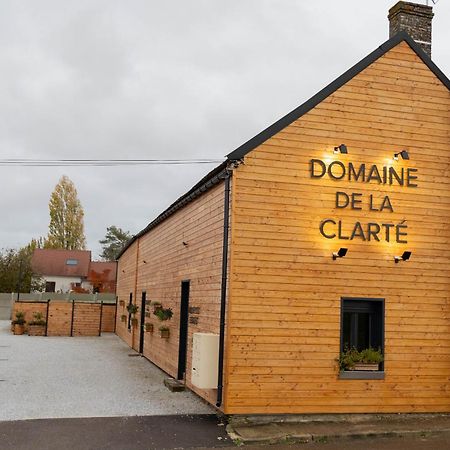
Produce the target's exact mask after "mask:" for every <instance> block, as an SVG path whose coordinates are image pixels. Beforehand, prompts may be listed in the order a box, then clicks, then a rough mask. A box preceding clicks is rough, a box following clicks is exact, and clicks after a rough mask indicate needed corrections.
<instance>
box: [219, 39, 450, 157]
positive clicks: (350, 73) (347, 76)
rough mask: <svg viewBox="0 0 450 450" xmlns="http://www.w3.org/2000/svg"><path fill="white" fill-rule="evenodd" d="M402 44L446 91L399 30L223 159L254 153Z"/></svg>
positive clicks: (433, 68)
mask: <svg viewBox="0 0 450 450" xmlns="http://www.w3.org/2000/svg"><path fill="white" fill-rule="evenodd" d="M403 41H405V42H406V43H407V44H408V45H409V46H410V47H411V48H412V50H414V52H415V53H417V55H418V56H419V57H420V59H421V60H422V61H423V62H424V63H425V64H426V65H427V66H428V68H429V69H430V70H431V71H432V72H433V73H434V74H435V75H436V77H437V78H438V79H439V80H440V81H441V82H442V83H443V84H444V85H445V86H446V87H447V89H449V90H450V80H449V79H448V78H447V76H446V75H445V74H444V73H443V72H442V71H441V70H440V69H439V67H437V66H436V64H435V63H434V62H433V61H432V60H431V58H430V57H429V56H428V55H427V54H426V53H425V52H424V51H423V50H422V48H421V47H420V46H419V45H418V44H417V43H416V42H415V41H414V39H413V38H412V37H411V36H410V35H409V34H408V33H406V32H405V31H400V32H399V33H397V34H396V35H395V36H393V37H392V38H390V39H389V40H387V41H386V42H384V43H383V44H381V45H380V46H379V47H378V48H377V49H376V50H374V51H373V52H372V53H370V54H369V55H367V56H366V57H365V58H363V59H362V60H361V61H360V62H358V63H357V64H355V65H354V66H353V67H351V68H350V69H349V70H347V71H346V72H344V73H343V74H342V75H341V76H340V77H338V78H336V80H334V81H333V82H331V83H330V84H329V85H328V86H326V87H325V88H323V89H322V90H321V91H319V92H318V93H317V94H316V95H314V96H313V97H311V98H310V99H309V100H307V101H306V102H305V103H303V104H302V105H300V106H298V107H297V108H295V109H294V110H292V111H291V112H290V113H288V114H286V115H285V116H284V117H282V118H281V119H279V120H278V121H276V122H275V123H273V124H272V125H270V126H269V127H268V128H266V129H265V130H263V131H262V132H261V133H259V134H257V135H256V136H254V137H252V138H251V139H249V140H248V141H247V142H245V143H244V144H242V145H241V146H240V147H238V148H237V149H236V150H234V151H233V152H231V153H229V154H228V155H227V158H228V159H229V160H231V161H236V160H239V159H242V158H243V157H244V156H245V155H247V153H249V152H251V151H252V150H254V149H255V148H256V147H258V146H259V145H261V144H262V143H264V142H265V141H267V140H268V139H270V138H271V137H272V136H274V135H275V134H277V133H278V132H280V131H281V130H282V129H283V128H286V127H287V126H288V125H290V124H291V123H293V122H294V121H295V120H297V119H299V118H300V117H301V116H303V115H304V114H306V113H307V112H308V111H310V110H311V109H313V108H314V107H316V106H317V105H318V104H319V103H321V102H322V101H323V100H325V99H326V98H327V97H328V96H330V95H331V94H332V93H334V92H335V91H337V90H338V89H339V88H341V87H342V86H344V85H345V84H346V83H347V82H349V81H350V80H351V79H352V78H354V77H355V76H356V75H358V74H359V73H360V72H362V71H363V70H364V69H366V68H367V67H369V66H370V65H371V64H372V63H373V62H375V61H376V60H377V59H379V58H380V57H381V56H383V55H384V54H385V53H387V52H388V51H389V50H392V49H393V48H394V47H395V46H397V45H398V44H400V42H403Z"/></svg>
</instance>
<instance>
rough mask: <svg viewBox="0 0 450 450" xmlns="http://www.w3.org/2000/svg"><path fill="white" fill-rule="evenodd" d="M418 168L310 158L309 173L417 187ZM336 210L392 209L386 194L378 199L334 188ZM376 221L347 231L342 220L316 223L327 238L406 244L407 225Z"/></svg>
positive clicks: (319, 177)
mask: <svg viewBox="0 0 450 450" xmlns="http://www.w3.org/2000/svg"><path fill="white" fill-rule="evenodd" d="M417 173H418V170H417V169H413V168H404V167H401V168H399V169H395V168H394V167H392V166H381V167H379V166H377V165H376V164H372V165H366V164H353V163H351V162H349V163H347V164H344V163H343V162H341V161H333V162H331V163H330V164H327V163H325V162H324V161H322V160H320V159H312V160H311V164H310V174H311V178H313V179H321V178H329V179H331V180H334V181H342V180H345V181H349V182H358V183H376V184H378V185H382V184H384V185H390V186H392V185H398V186H402V187H405V188H415V187H417V180H418V176H417ZM334 206H335V208H336V209H352V210H357V211H361V210H364V209H366V210H368V211H378V212H381V211H386V212H391V213H392V212H394V207H393V205H392V202H391V200H390V198H389V196H388V195H384V196H382V197H379V198H377V197H376V196H375V195H373V194H369V195H364V194H362V193H359V192H349V193H348V192H344V191H337V192H336V195H335V204H334ZM404 222H405V221H404V220H403V221H402V222H401V223H398V224H395V223H389V222H387V223H377V222H368V223H364V224H362V223H361V222H355V223H354V224H353V225H352V226H351V227H350V230H351V231H350V232H344V231H343V228H344V226H343V222H342V220H335V219H331V218H327V219H324V220H322V221H321V223H320V225H319V231H320V234H321V235H322V236H323V237H325V238H326V239H341V240H354V239H360V240H363V241H378V242H380V241H386V242H391V241H395V242H397V243H400V244H406V243H407V242H408V241H407V236H408V225H406V224H405V223H404Z"/></svg>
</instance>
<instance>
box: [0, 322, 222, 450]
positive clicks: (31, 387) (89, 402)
mask: <svg viewBox="0 0 450 450" xmlns="http://www.w3.org/2000/svg"><path fill="white" fill-rule="evenodd" d="M9 327H10V322H9V321H0V421H1V420H25V419H45V418H73V417H108V416H117V417H123V416H147V415H172V414H214V413H215V410H214V409H213V408H212V407H210V406H209V405H207V404H206V403H205V402H204V401H203V400H201V399H200V398H199V397H197V396H196V395H195V394H193V393H192V392H190V391H185V392H175V393H173V392H170V391H169V390H168V389H167V388H166V387H165V386H164V378H166V377H167V374H165V373H164V372H162V371H161V370H159V369H158V368H157V367H156V366H154V365H153V364H151V363H150V362H149V361H148V360H146V359H145V358H142V357H140V356H136V355H137V354H136V352H134V351H133V350H131V349H130V348H129V347H128V346H127V345H126V344H125V343H124V342H123V341H122V340H121V339H120V338H119V337H117V336H116V335H114V334H112V333H108V334H104V335H103V336H102V337H41V336H26V335H24V336H14V335H12V334H11V332H10V331H9ZM130 355H131V356H130ZM0 450H2V446H1V443H0Z"/></svg>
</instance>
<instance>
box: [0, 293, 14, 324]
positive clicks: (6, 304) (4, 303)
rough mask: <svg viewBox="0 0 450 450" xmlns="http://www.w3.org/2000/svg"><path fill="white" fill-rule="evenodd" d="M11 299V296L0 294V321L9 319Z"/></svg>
mask: <svg viewBox="0 0 450 450" xmlns="http://www.w3.org/2000/svg"><path fill="white" fill-rule="evenodd" d="M12 299H13V297H12V295H11V294H0V320H9V319H11V306H12V303H13V300H12Z"/></svg>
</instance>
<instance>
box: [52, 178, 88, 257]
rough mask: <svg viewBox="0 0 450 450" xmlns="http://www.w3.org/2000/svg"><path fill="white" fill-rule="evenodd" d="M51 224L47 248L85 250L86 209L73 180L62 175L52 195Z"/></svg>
mask: <svg viewBox="0 0 450 450" xmlns="http://www.w3.org/2000/svg"><path fill="white" fill-rule="evenodd" d="M48 206H49V209H50V224H49V226H48V239H47V242H46V243H45V247H46V248H61V249H65V250H84V249H85V248H86V238H85V236H84V222H83V217H84V211H83V207H82V206H81V203H80V200H78V194H77V190H76V188H75V185H74V184H73V183H72V181H71V180H70V179H69V178H68V177H67V176H66V175H64V176H62V177H61V179H60V180H59V182H58V184H57V185H56V186H55V190H54V191H53V192H52V195H51V196H50V202H49V205H48Z"/></svg>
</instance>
